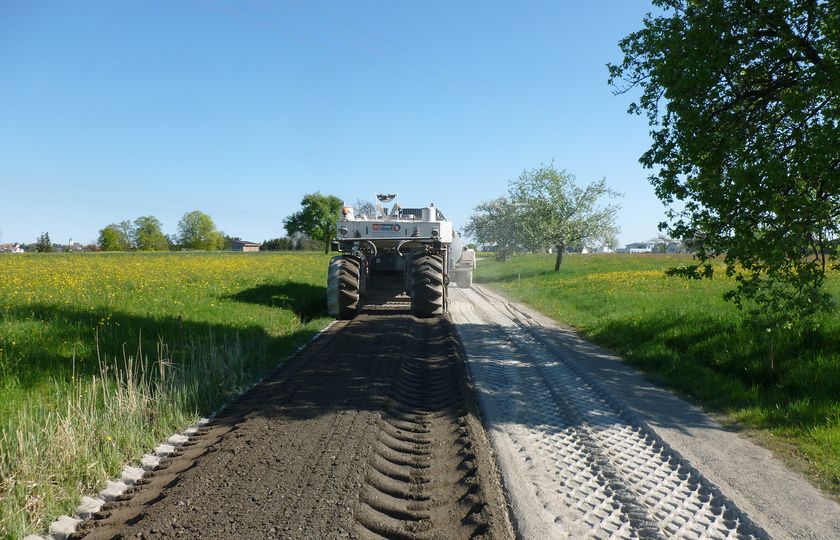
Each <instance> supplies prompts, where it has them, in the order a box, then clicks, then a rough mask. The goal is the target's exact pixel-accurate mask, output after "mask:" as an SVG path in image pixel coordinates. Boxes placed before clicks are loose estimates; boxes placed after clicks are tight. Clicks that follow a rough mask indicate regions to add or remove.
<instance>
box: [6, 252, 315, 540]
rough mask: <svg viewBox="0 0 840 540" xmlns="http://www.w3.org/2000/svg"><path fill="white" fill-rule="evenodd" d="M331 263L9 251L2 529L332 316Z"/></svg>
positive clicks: (130, 456)
mask: <svg viewBox="0 0 840 540" xmlns="http://www.w3.org/2000/svg"><path fill="white" fill-rule="evenodd" d="M327 263H328V258H327V257H326V256H325V255H322V254H317V253H294V254H293V253H278V254H271V253H215V254H211V253H164V254H140V253H125V254H122V253H115V254H32V255H30V254H26V255H0V537H20V536H23V535H25V534H27V533H29V532H33V531H39V530H43V529H44V527H45V526H46V525H47V524H48V523H49V521H50V520H52V519H53V518H55V517H56V516H58V515H61V514H64V513H72V510H73V508H74V507H75V505H76V504H78V499H79V497H80V495H82V494H90V493H95V492H97V491H98V490H100V489H101V488H102V487H103V485H104V482H105V480H106V479H107V478H110V477H114V476H117V475H118V473H119V471H120V469H121V468H122V467H123V466H124V465H125V464H126V463H127V462H128V461H132V460H134V461H137V460H138V459H139V458H140V457H141V455H142V453H143V452H144V451H148V450H149V449H151V448H152V447H153V446H154V445H155V444H157V443H158V442H159V441H160V440H162V439H163V438H165V437H167V436H169V435H170V434H171V433H173V432H174V431H177V430H179V429H181V428H183V427H184V426H186V425H187V424H189V423H191V422H193V421H195V420H196V419H197V418H198V417H199V416H200V415H202V414H207V413H209V412H210V411H212V410H214V409H215V408H216V407H218V406H219V405H220V404H221V403H223V402H224V401H225V400H226V399H228V398H229V397H230V396H232V395H234V394H236V393H238V392H240V391H241V390H242V389H244V388H245V387H246V386H248V385H249V384H251V383H252V382H254V381H255V380H256V379H258V378H259V377H260V376H261V375H263V374H265V373H266V372H267V371H269V370H270V369H272V368H273V367H275V366H276V365H277V364H278V363H279V362H281V361H282V360H283V359H284V358H285V357H287V356H288V355H289V354H290V353H291V352H292V351H294V350H295V348H297V347H298V346H300V345H301V344H303V343H304V342H305V341H306V340H308V339H309V338H310V337H311V336H313V335H314V334H315V333H317V332H318V331H319V330H320V329H321V328H323V327H324V326H325V325H326V324H327V322H328V319H327V318H326V313H325V311H326V310H325V294H326V287H325V284H326V268H327Z"/></svg>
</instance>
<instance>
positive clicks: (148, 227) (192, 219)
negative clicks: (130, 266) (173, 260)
mask: <svg viewBox="0 0 840 540" xmlns="http://www.w3.org/2000/svg"><path fill="white" fill-rule="evenodd" d="M98 245H99V248H100V249H101V250H102V251H129V250H136V251H168V250H169V249H172V248H176V249H195V250H208V251H213V250H220V249H223V248H224V247H225V236H224V235H223V234H222V233H221V232H219V230H218V229H217V228H216V224H215V223H214V222H213V219H212V218H211V217H210V216H208V215H207V214H205V213H204V212H201V211H200V210H194V211H192V212H187V213H186V214H184V216H183V217H182V218H181V220H180V221H179V222H178V233H177V234H176V235H173V236H167V235H166V234H164V233H163V225H162V224H161V222H160V221H159V220H158V219H157V218H156V217H154V216H140V217H138V218H137V219H135V220H134V221H130V220H125V221H121V222H119V223H112V224H110V225H108V226H106V227H105V228H103V229H102V230H100V231H99V240H98Z"/></svg>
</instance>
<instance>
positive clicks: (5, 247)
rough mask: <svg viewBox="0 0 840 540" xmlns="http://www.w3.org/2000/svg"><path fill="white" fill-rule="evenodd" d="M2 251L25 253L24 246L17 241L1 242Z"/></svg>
mask: <svg viewBox="0 0 840 540" xmlns="http://www.w3.org/2000/svg"><path fill="white" fill-rule="evenodd" d="M0 253H23V247H21V245H20V244H18V243H17V242H15V243H13V244H0Z"/></svg>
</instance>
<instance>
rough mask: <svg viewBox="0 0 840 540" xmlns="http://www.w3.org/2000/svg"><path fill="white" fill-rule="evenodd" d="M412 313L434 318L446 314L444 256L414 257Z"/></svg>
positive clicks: (420, 255) (423, 255)
mask: <svg viewBox="0 0 840 540" xmlns="http://www.w3.org/2000/svg"><path fill="white" fill-rule="evenodd" d="M411 312H412V313H413V314H414V315H415V316H417V317H433V316H435V315H443V314H444V313H445V312H446V283H445V282H444V275H443V256H442V255H431V254H419V255H415V256H414V257H413V259H412V264H411Z"/></svg>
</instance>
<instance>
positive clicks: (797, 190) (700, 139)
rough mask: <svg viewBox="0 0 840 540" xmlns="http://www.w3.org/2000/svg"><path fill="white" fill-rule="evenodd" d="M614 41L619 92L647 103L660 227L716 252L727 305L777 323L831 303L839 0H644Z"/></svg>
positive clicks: (839, 173) (839, 98)
mask: <svg viewBox="0 0 840 540" xmlns="http://www.w3.org/2000/svg"><path fill="white" fill-rule="evenodd" d="M653 3H654V5H655V6H657V7H658V8H661V11H660V13H659V14H657V15H648V16H647V17H646V18H645V19H644V21H643V28H642V29H641V30H639V31H637V32H634V33H632V34H630V35H629V36H628V37H626V38H625V39H624V40H622V41H621V43H620V46H621V49H622V51H623V53H624V59H623V61H622V62H621V63H620V64H617V65H611V66H609V70H610V82H611V83H612V84H614V85H616V87H617V90H618V92H626V91H628V90H631V89H639V91H640V94H641V96H640V97H639V98H638V100H637V101H636V102H635V103H633V104H632V105H631V106H630V111H631V112H633V113H637V114H640V113H646V114H647V117H648V120H649V123H650V125H651V126H652V128H653V131H652V135H653V143H652V146H651V148H650V149H649V150H648V151H647V152H645V154H644V155H643V156H642V158H641V160H640V161H641V163H642V164H644V165H645V166H646V167H649V168H651V169H654V170H655V173H654V174H653V175H652V176H651V177H650V180H651V182H652V183H653V185H654V187H655V188H656V193H657V195H658V196H659V198H660V199H661V200H662V201H664V202H665V203H666V204H667V205H668V206H669V211H668V217H669V221H668V222H667V223H663V224H662V225H661V228H662V229H663V230H667V231H668V233H669V234H671V235H672V236H675V237H678V238H683V239H687V240H691V241H692V243H693V245H694V246H695V247H696V249H697V258H698V259H699V260H698V264H695V265H691V266H689V267H685V268H682V269H680V270H679V272H678V273H682V274H685V275H688V276H690V277H700V276H706V277H711V276H712V274H713V266H712V264H711V262H712V259H714V258H715V257H718V256H722V257H723V260H724V261H725V266H726V272H727V274H729V275H731V276H734V277H735V279H736V281H737V288H736V289H735V290H733V291H731V292H730V293H728V294H727V297H728V298H730V299H732V300H734V301H735V302H736V303H737V305H739V306H742V305H743V302H744V301H745V300H755V301H757V304H756V306H757V310H760V311H762V312H764V313H776V314H782V315H783V318H784V319H787V320H786V321H785V322H784V324H785V325H788V324H789V323H790V322H791V321H792V320H794V319H798V318H801V317H807V316H808V315H810V314H813V313H815V312H817V311H819V310H821V309H824V308H826V307H827V306H830V305H831V300H830V297H829V296H828V295H827V294H826V293H825V292H824V290H823V287H822V286H823V282H824V280H825V275H826V270H827V268H828V266H829V265H830V263H831V261H830V254H831V253H832V252H833V250H834V249H836V246H837V238H838V234H840V144H838V141H840V2H837V1H836V0H708V1H703V2H695V1H691V0H653Z"/></svg>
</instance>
